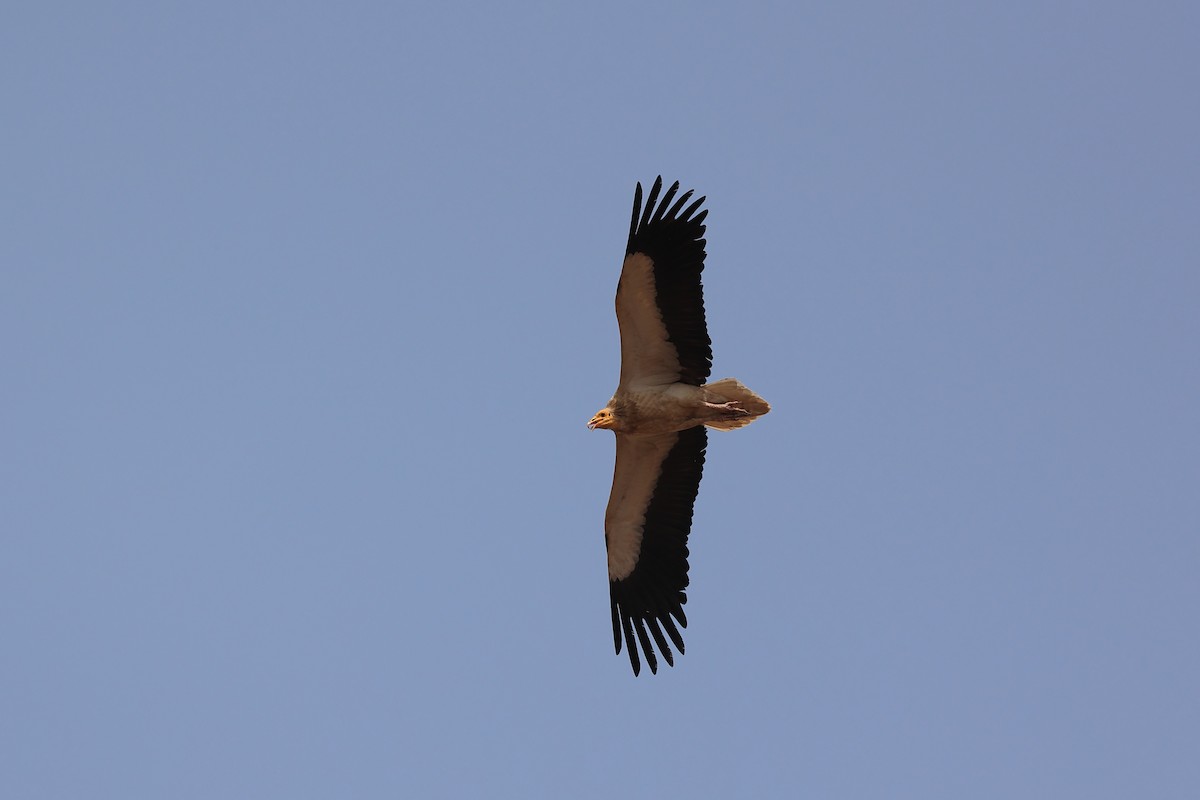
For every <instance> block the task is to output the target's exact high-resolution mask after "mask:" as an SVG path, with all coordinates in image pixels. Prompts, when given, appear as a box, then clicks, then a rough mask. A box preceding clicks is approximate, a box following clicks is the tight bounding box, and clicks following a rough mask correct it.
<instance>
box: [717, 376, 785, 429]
mask: <svg viewBox="0 0 1200 800" xmlns="http://www.w3.org/2000/svg"><path fill="white" fill-rule="evenodd" d="M704 390H705V391H706V392H709V393H711V395H712V396H711V397H710V398H709V402H710V403H728V402H735V403H738V404H739V405H740V406H741V407H742V408H744V409H745V410H746V411H747V413H746V414H745V415H743V416H740V417H736V418H734V419H722V420H714V421H713V422H709V423H706V424H707V425H708V427H710V428H714V429H716V430H718V431H732V430H734V429H736V428H742V427H745V426H746V425H749V424H750V423H751V422H754V420H756V419H758V418H759V417H761V416H762V415H763V414H766V413H767V412H768V411H770V410H771V405H770V404H769V403H768V402H767V401H766V400H763V399H762V398H761V397H759V396H758V395H756V394H755V393H754V392H752V391H750V389H749V387H747V386H745V385H743V384H742V382H741V381H739V380H738V379H737V378H723V379H722V380H719V381H716V382H714V383H706V384H705V385H704Z"/></svg>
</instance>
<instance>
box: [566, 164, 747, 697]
mask: <svg viewBox="0 0 1200 800" xmlns="http://www.w3.org/2000/svg"><path fill="white" fill-rule="evenodd" d="M661 189H662V178H661V177H660V178H658V179H657V180H656V181H655V182H654V186H653V187H652V188H651V189H650V194H649V196H648V197H647V198H646V204H645V207H644V208H643V206H642V185H641V184H640V183H639V184H638V185H637V189H636V190H635V192H634V200H633V218H632V220H631V222H630V225H629V241H628V244H627V246H626V254H625V263H624V265H623V266H622V268H621V279H620V282H619V283H618V284H617V300H616V309H617V322H618V324H619V326H620V329H621V379H620V383H619V385H618V386H617V391H616V393H615V394H613V397H612V399H611V400H610V401H609V403H608V406H606V407H605V408H603V409H601V410H600V411H599V412H598V413H597V414H596V415H595V416H594V417H592V420H591V422H589V423H588V427H589V428H606V429H609V430H612V431H613V432H614V433H615V434H616V439H617V457H616V466H615V468H614V471H613V486H612V494H611V495H610V497H609V501H608V510H607V512H606V513H605V518H604V533H605V541H606V543H607V546H608V577H609V596H610V600H611V606H612V622H613V639H614V642H615V646H616V650H617V653H620V652H621V647H622V639H623V640H624V646H625V649H626V651H627V652H628V654H629V661H630V664H631V665H632V666H633V672H634V674H635V675H636V674H638V673H639V672H640V671H641V659H640V657H639V653H638V651H639V647H640V650H641V653H642V654H643V655H644V656H645V659H646V663H647V664H648V665H649V666H650V671H651V672H657V671H658V659H657V657H656V655H655V650H654V645H655V644H657V645H658V650H659V652H660V653H661V654H662V656H663V658H664V659H665V660H666V662H667V663H668V664H672V665H673V664H674V663H675V661H674V656H673V654H672V650H671V645H672V644H673V645H674V646H675V648H676V649H677V650H678V651H679V652H680V653H683V649H684V648H683V637H682V636H681V635H680V633H679V628H684V627H687V617H686V616H685V615H684V613H683V604H684V603H686V602H687V594H686V591H685V590H686V588H687V585H688V562H687V559H688V548H687V538H688V533H689V531H690V530H691V524H692V508H693V506H694V504H695V500H696V492H697V490H698V489H699V487H700V477H701V474H702V472H703V468H704V453H705V448H706V446H707V441H708V437H707V433H706V431H705V428H706V426H707V427H710V428H715V429H717V430H732V429H734V428H740V427H742V426H743V425H748V424H749V423H751V422H753V421H754V420H755V419H757V418H758V417H760V416H762V415H763V414H766V413H767V412H768V411H770V406H769V405H767V403H766V401H765V400H763V399H762V398H761V397H759V396H758V395H756V394H755V393H754V392H752V391H750V390H749V389H747V388H746V387H745V386H743V385H742V384H741V383H739V382H738V381H736V380H734V379H732V378H726V379H724V380H720V381H716V382H714V383H711V384H706V383H705V381H706V380H707V379H708V376H709V372H710V369H711V366H712V343H711V340H710V339H709V337H708V329H707V325H706V323H705V318H704V294H703V289H702V287H701V284H700V273H701V272H702V271H703V269H704V256H705V253H704V244H705V242H704V238H703V237H704V230H705V227H704V224H703V222H704V218H705V216H707V214H708V212H707V211H700V206H701V205H702V204H703V203H704V198H703V197H701V198H700V199H699V200H696V201H693V202H692V203H691V204H688V200H689V199H690V198H691V196H692V192H691V191H690V190H689V191H687V192H684V193H683V195H681V196H680V197H679V198H678V199H675V194H676V193H677V192H678V190H679V183H678V182H676V183H675V184H673V185H672V186H671V188H670V189H668V190H667V192H666V194H665V195H663V197H662V201H661V202H658V195H659V192H660V191H661ZM672 200H674V204H672ZM652 639H653V642H652V641H651V640H652ZM668 639H669V640H670V641H669V642H668Z"/></svg>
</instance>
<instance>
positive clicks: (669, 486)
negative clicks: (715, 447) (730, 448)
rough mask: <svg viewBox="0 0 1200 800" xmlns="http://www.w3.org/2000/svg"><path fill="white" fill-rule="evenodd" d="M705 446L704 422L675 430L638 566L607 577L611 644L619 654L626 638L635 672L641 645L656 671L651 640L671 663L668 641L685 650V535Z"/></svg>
mask: <svg viewBox="0 0 1200 800" xmlns="http://www.w3.org/2000/svg"><path fill="white" fill-rule="evenodd" d="M707 445H708V433H707V432H706V431H705V429H704V426H703V425H701V426H697V427H695V428H688V429H687V430H684V431H680V432H679V438H678V439H677V440H676V442H675V445H674V446H673V447H672V448H671V450H670V452H668V453H667V457H666V458H665V459H663V463H662V468H661V470H660V471H659V476H658V485H657V486H655V488H654V494H653V495H652V496H651V497H650V502H649V503H648V504H647V506H646V523H645V527H644V528H643V532H642V550H641V553H640V555H639V557H638V563H637V566H636V567H634V570H633V572H631V573H630V574H629V576H628V577H627V578H624V579H623V580H619V581H610V582H609V585H608V588H609V592H608V594H609V599H610V600H611V604H612V623H613V643H614V646H615V647H616V651H617V655H620V653H621V642H622V637H623V638H624V643H625V649H626V651H627V652H628V654H629V663H630V665H631V666H632V667H633V674H634V675H635V676H636V675H639V674H641V671H642V665H641V658H640V657H639V653H638V650H639V645H640V649H641V652H642V653H643V654H644V655H645V659H646V664H647V665H649V667H650V671H651V672H652V673H655V674H657V673H658V658H657V657H656V656H655V653H654V644H657V645H658V649H659V652H661V653H662V656H663V659H664V660H666V662H667V664H669V665H670V666H675V657H674V655H673V654H672V652H671V644H674V645H675V648H676V649H677V650H679V654H680V655H683V652H684V650H683V636H682V635H681V634H680V632H679V629H680V628H686V627H687V616H686V615H685V614H684V613H683V604H684V603H686V602H687V592H686V591H685V590H686V589H687V586H688V546H687V538H688V532H689V531H690V530H691V527H692V511H693V509H694V508H695V504H696V493H697V492H698V491H699V490H700V478H701V476H702V475H703V473H704V450H705V448H706V447H707ZM676 623H678V626H676ZM651 639H653V643H652V642H651ZM668 639H670V642H669V643H668V641H667V640H668Z"/></svg>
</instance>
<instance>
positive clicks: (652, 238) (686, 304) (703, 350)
mask: <svg viewBox="0 0 1200 800" xmlns="http://www.w3.org/2000/svg"><path fill="white" fill-rule="evenodd" d="M662 185H663V180H662V176H661V175H660V176H658V177H657V178H655V180H654V185H653V186H651V187H650V194H649V196H648V197H647V198H646V203H645V206H643V205H642V184H641V183H638V184H637V188H636V189H634V192H633V216H632V218H631V219H630V221H629V241H628V243H627V244H626V246H625V255H627V256H629V255H632V254H634V253H645V254H646V256H647V257H649V259H650V260H651V261H652V262H654V284H655V289H656V292H657V295H656V298H655V300H656V302H657V303H658V310H659V313H660V314H662V318H663V323H664V324H665V325H666V326H667V335H668V337H669V338H670V340H671V343H672V344H673V345H675V349H676V351H677V352H678V353H679V364H680V367H681V371H680V376H679V380H680V382H682V383H687V384H691V385H692V386H699V385H701V384H702V383H704V381H706V380H707V379H708V376H709V374H710V373H711V372H712V340H711V339H710V338H709V336H708V323H707V321H706V320H705V318H704V289H703V287H702V286H701V283H700V273H701V272H703V271H704V256H705V251H704V246H705V240H704V231H705V230H706V228H705V225H704V218H705V217H707V216H708V210H707V209H705V210H703V211H700V206H702V205H703V204H704V200H705V198H704V197H701V198H700V199H699V200H694V201H692V202H691V204H688V200H690V199H691V197H692V194H693V192H694V190H692V189H688V190H687V191H686V192H684V193H683V194H682V195H680V196H679V199H677V200H675V194H676V192H678V191H679V181H675V183H673V184H671V188H669V189H667V193H666V194H665V195H663V197H662V201H661V202H659V199H658V196H659V192H661V191H662ZM672 200H675V202H674V204H673V205H672V203H671V201H672ZM697 212H699V213H697Z"/></svg>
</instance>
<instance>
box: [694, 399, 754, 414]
mask: <svg viewBox="0 0 1200 800" xmlns="http://www.w3.org/2000/svg"><path fill="white" fill-rule="evenodd" d="M704 405H706V406H708V407H709V408H711V409H713V410H714V411H724V412H727V413H728V415H729V416H733V417H737V416H741V415H742V414H749V413H750V412H749V411H747V410H746V409H744V408H742V404H741V403H739V402H738V401H737V400H730V401H729V402H728V403H705V404H704Z"/></svg>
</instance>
